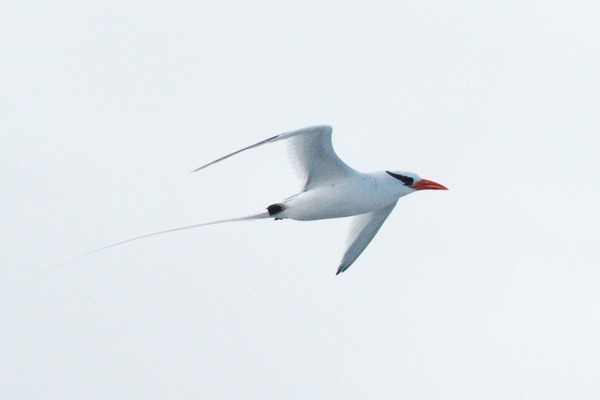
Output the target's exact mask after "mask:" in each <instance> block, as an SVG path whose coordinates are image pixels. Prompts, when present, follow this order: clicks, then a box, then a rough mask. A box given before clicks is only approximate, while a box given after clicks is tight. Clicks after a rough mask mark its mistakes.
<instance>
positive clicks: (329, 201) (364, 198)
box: [279, 174, 400, 221]
mask: <svg viewBox="0 0 600 400" xmlns="http://www.w3.org/2000/svg"><path fill="white" fill-rule="evenodd" d="M365 175H366V174H365ZM386 183H387V181H386V180H380V179H377V177H370V176H364V177H360V178H359V179H352V180H346V181H343V182H340V183H336V184H331V185H328V186H323V187H318V188H313V189H311V190H308V191H305V192H302V193H299V194H298V195H295V196H293V197H291V198H289V199H287V200H286V201H285V202H284V204H285V210H284V211H282V212H281V214H279V215H280V216H281V217H282V218H290V219H295V220H300V221H312V220H318V219H329V218H342V217H351V216H354V215H359V214H365V213H368V212H371V211H374V210H378V209H380V208H383V207H385V206H387V205H389V204H391V203H393V202H394V201H396V200H398V197H400V193H399V192H398V191H397V190H393V189H394V187H393V186H391V187H388V185H387V184H386ZM390 189H391V190H390Z"/></svg>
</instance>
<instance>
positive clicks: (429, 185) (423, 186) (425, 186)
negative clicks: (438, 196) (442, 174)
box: [411, 179, 448, 190]
mask: <svg viewBox="0 0 600 400" xmlns="http://www.w3.org/2000/svg"><path fill="white" fill-rule="evenodd" d="M411 188H413V189H415V190H448V188H447V187H446V186H443V185H440V184H439V183H436V182H434V181H430V180H428V179H421V180H420V181H419V182H417V183H415V184H414V185H412V186H411Z"/></svg>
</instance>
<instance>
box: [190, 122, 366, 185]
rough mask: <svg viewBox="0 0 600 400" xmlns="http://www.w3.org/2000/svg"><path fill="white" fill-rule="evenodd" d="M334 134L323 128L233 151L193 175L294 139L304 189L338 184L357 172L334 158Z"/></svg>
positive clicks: (294, 153) (268, 140) (322, 126)
mask: <svg viewBox="0 0 600 400" xmlns="http://www.w3.org/2000/svg"><path fill="white" fill-rule="evenodd" d="M331 130H332V128H331V126H328V125H321V126H312V127H310V128H304V129H300V130H297V131H291V132H286V133H282V134H280V135H277V136H273V137H271V138H269V139H266V140H263V141H261V142H258V143H255V144H253V145H251V146H248V147H244V148H243V149H240V150H238V151H234V152H233V153H231V154H228V155H226V156H223V157H221V158H219V159H217V160H215V161H212V162H210V163H208V164H205V165H203V166H201V167H199V168H196V169H195V170H194V171H193V172H196V171H200V170H201V169H204V168H206V167H208V166H210V165H213V164H216V163H218V162H219V161H223V160H225V159H227V158H229V157H231V156H234V155H236V154H238V153H241V152H243V151H246V150H250V149H253V148H255V147H258V146H261V145H263V144H267V143H272V142H277V141H279V140H285V139H292V140H291V146H290V149H291V153H292V156H293V158H294V161H295V166H296V167H297V168H298V169H299V170H300V171H301V173H302V175H303V177H304V179H305V183H304V187H305V189H310V188H312V187H315V186H319V185H323V184H327V183H333V182H337V181H339V180H341V179H343V178H345V177H347V176H349V175H351V174H353V173H355V171H354V170H353V169H352V168H350V167H349V166H348V165H346V163H344V162H343V161H342V160H341V159H340V158H339V157H338V156H337V154H335V151H334V150H333V145H332V143H331Z"/></svg>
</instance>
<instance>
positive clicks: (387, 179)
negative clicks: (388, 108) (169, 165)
mask: <svg viewBox="0 0 600 400" xmlns="http://www.w3.org/2000/svg"><path fill="white" fill-rule="evenodd" d="M331 132H332V127H331V126H328V125H320V126H312V127H309V128H304V129H300V130H296V131H290V132H285V133H282V134H279V135H276V136H273V137H271V138H268V139H265V140H263V141H260V142H258V143H255V144H253V145H251V146H248V147H244V148H243V149H240V150H237V151H234V152H233V153H230V154H227V155H226V156H223V157H221V158H219V159H217V160H215V161H211V162H209V163H208V164H205V165H203V166H201V167H199V168H196V169H195V170H194V171H192V172H197V171H200V170H202V169H204V168H206V167H209V166H211V165H213V164H216V163H218V162H220V161H223V160H225V159H227V158H229V157H231V156H234V155H236V154H239V153H241V152H243V151H246V150H250V149H253V148H256V147H259V146H262V145H264V144H267V143H274V142H278V141H280V140H287V141H288V143H289V144H290V146H291V150H292V151H291V155H292V157H293V158H294V159H295V160H294V161H295V164H296V167H297V168H298V169H299V170H300V172H301V173H302V175H303V177H304V184H303V189H302V191H301V192H300V193H298V194H296V195H294V196H291V197H289V198H287V199H285V200H283V201H281V202H279V203H274V204H271V205H269V206H268V207H267V208H266V210H267V211H266V212H262V213H259V214H254V215H250V216H246V217H241V218H231V219H225V220H219V221H212V222H205V223H201V224H195V225H189V226H184V227H180V228H174V229H168V230H164V231H160V232H154V233H150V234H147V235H143V236H138V237H135V238H131V239H127V240H123V241H121V242H118V243H113V244H111V245H108V246H104V247H102V248H99V249H96V250H93V251H90V252H88V253H86V254H83V255H81V256H78V257H75V258H72V259H70V260H68V261H65V262H63V263H62V264H59V265H57V266H55V267H53V268H51V269H49V270H47V271H45V272H43V273H42V274H40V275H39V276H41V275H43V274H45V273H47V272H49V271H51V270H53V269H56V268H59V267H61V266H63V265H65V264H68V263H71V262H73V261H75V260H78V259H80V258H83V257H86V256H89V255H91V254H93V253H97V252H99V251H102V250H106V249H108V248H110V247H114V246H119V245H121V244H125V243H128V242H132V241H134V240H139V239H144V238H147V237H150V236H156V235H161V234H164V233H169V232H175V231H181V230H185V229H192V228H198V227H201V226H207V225H214V224H220V223H225V222H233V221H247V220H256V219H263V218H274V219H275V220H282V219H293V220H299V221H315V220H319V219H330V218H342V217H352V216H354V217H355V218H354V221H353V223H352V227H351V229H350V234H349V236H348V242H347V248H346V251H345V253H344V256H343V257H342V260H341V262H340V264H339V266H338V269H337V272H336V275H337V274H340V273H341V272H344V271H345V270H347V269H348V268H349V267H350V266H351V265H352V264H353V263H354V262H355V261H356V259H357V258H358V256H360V254H361V253H362V252H363V251H364V250H365V248H366V247H367V246H368V245H369V243H370V242H371V240H373V238H374V237H375V235H376V234H377V232H378V231H379V228H381V225H383V223H384V221H385V220H386V218H387V217H388V215H390V213H391V212H392V210H393V209H394V207H395V206H396V203H397V202H398V199H400V198H401V197H403V196H406V195H407V194H410V193H413V192H415V191H417V190H448V189H447V188H446V187H445V186H443V185H440V184H439V183H436V182H433V181H430V180H427V179H422V178H420V177H419V176H418V175H417V174H415V173H412V172H406V171H387V170H386V171H378V172H371V173H364V172H359V171H357V170H355V169H353V168H351V167H349V166H348V165H347V164H346V163H344V162H343V161H342V160H341V159H340V158H339V157H338V156H337V154H336V153H335V151H334V150H333V145H332V142H331Z"/></svg>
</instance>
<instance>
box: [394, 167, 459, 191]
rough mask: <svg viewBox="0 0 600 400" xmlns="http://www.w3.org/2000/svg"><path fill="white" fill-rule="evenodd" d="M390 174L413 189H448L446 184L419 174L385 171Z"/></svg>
mask: <svg viewBox="0 0 600 400" xmlns="http://www.w3.org/2000/svg"><path fill="white" fill-rule="evenodd" d="M385 172H386V173H387V174H388V175H389V176H391V177H393V178H395V179H397V180H398V181H399V182H400V183H401V184H402V185H404V186H406V187H407V188H410V189H412V190H448V188H447V187H446V186H443V185H440V184H439V183H436V182H434V181H430V180H428V179H422V178H421V177H420V176H419V175H417V174H415V173H412V172H406V171H385Z"/></svg>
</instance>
